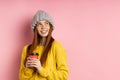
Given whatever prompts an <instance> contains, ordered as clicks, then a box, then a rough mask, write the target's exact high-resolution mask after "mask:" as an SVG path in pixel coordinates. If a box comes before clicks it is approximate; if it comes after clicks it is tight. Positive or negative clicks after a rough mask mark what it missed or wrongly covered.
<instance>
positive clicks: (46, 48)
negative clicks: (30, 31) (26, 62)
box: [27, 24, 54, 65]
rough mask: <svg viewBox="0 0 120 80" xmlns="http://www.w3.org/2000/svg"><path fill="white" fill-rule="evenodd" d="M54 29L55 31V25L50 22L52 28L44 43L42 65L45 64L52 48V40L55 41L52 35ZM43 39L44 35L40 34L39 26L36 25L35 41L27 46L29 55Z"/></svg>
mask: <svg viewBox="0 0 120 80" xmlns="http://www.w3.org/2000/svg"><path fill="white" fill-rule="evenodd" d="M52 31H53V27H52V25H51V24H50V30H49V33H48V36H47V37H46V38H47V39H46V42H45V45H44V50H43V53H42V56H41V58H40V61H41V64H42V65H43V64H45V62H46V59H47V55H48V52H49V50H50V49H51V46H52V42H53V41H54V38H53V37H52ZM41 39H42V37H41V36H40V35H39V34H38V32H37V28H36V27H35V29H34V38H33V42H32V44H30V45H29V46H28V48H27V55H29V54H30V53H32V52H33V50H34V49H35V48H36V47H37V45H39V43H40V41H41Z"/></svg>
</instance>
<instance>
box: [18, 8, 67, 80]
mask: <svg viewBox="0 0 120 80" xmlns="http://www.w3.org/2000/svg"><path fill="white" fill-rule="evenodd" d="M32 29H33V32H34V38H33V42H32V44H30V45H25V46H24V48H23V51H22V58H21V66H20V71H19V78H20V80H67V79H68V66H67V58H66V52H65V49H64V48H63V47H62V45H61V44H60V43H59V42H57V41H56V40H54V38H53V37H52V36H51V35H52V31H53V29H54V23H53V21H52V18H51V17H50V16H49V15H48V14H47V13H46V12H44V11H42V10H40V11H38V12H37V13H36V15H35V16H34V18H33V21H32ZM31 53H32V54H34V55H35V54H37V55H38V56H37V57H30V55H31Z"/></svg>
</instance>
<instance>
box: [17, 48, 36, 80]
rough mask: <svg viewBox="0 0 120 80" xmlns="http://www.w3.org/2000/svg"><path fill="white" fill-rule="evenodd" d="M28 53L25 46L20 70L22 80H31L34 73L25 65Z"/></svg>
mask: <svg viewBox="0 0 120 80" xmlns="http://www.w3.org/2000/svg"><path fill="white" fill-rule="evenodd" d="M26 51H27V46H25V47H24V48H23V51H22V56H21V64H20V70H19V79H20V80H29V79H30V78H31V77H32V73H33V72H34V71H33V70H32V69H29V68H26V66H25V65H24V60H25V57H26Z"/></svg>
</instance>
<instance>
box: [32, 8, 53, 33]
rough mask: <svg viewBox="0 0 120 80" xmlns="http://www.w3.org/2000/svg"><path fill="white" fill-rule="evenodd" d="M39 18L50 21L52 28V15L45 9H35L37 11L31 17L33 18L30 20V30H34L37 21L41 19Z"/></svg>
mask: <svg viewBox="0 0 120 80" xmlns="http://www.w3.org/2000/svg"><path fill="white" fill-rule="evenodd" d="M41 20H47V21H48V22H50V23H51V24H52V27H53V29H54V22H53V20H52V17H51V16H50V15H49V14H48V13H46V12H45V11H43V10H39V11H37V13H36V14H35V16H34V17H33V20H32V30H33V31H34V28H35V26H36V24H37V22H38V21H41Z"/></svg>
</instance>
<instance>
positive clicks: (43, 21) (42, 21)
mask: <svg viewBox="0 0 120 80" xmlns="http://www.w3.org/2000/svg"><path fill="white" fill-rule="evenodd" d="M45 22H48V21H47V20H41V21H38V23H45Z"/></svg>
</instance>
